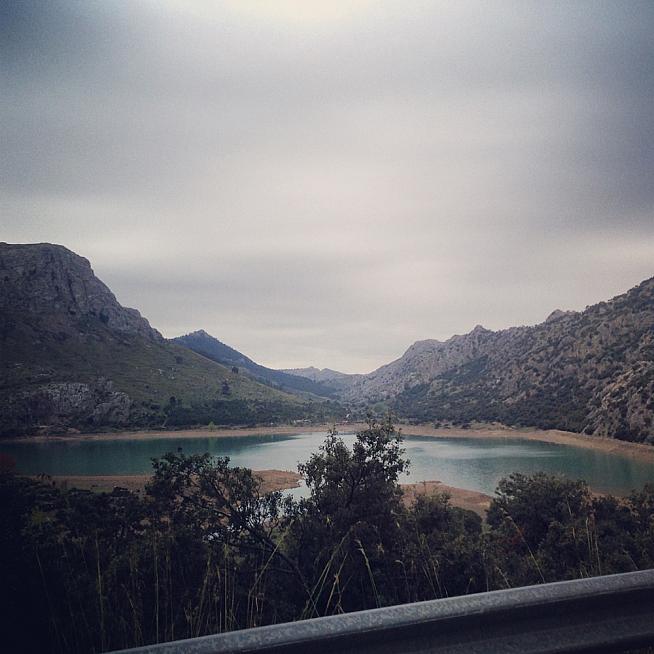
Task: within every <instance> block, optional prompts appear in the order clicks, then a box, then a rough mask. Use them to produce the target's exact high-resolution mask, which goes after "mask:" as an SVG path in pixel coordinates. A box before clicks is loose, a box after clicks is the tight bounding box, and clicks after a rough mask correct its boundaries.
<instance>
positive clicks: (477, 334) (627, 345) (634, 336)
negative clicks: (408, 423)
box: [343, 279, 654, 441]
mask: <svg viewBox="0 0 654 654" xmlns="http://www.w3.org/2000/svg"><path fill="white" fill-rule="evenodd" d="M653 369H654V279H650V280H647V281H645V282H643V283H642V284H640V285H639V286H637V287H636V288H633V289H631V290H630V291H629V292H627V293H625V294H624V295H620V296H618V297H616V298H614V299H612V300H610V301H608V302H601V303H599V304H597V305H594V306H591V307H588V308H587V309H586V310H585V311H582V312H563V311H555V312H553V313H552V314H551V315H550V316H549V317H548V319H547V320H546V321H545V322H544V323H542V324H540V325H536V326H534V327H518V328H512V329H507V330H502V331H498V332H492V331H489V330H486V329H484V328H482V327H476V328H475V329H474V330H473V331H472V332H470V333H469V334H465V335H463V336H455V337H453V338H451V339H449V340H448V341H446V342H444V343H441V342H438V341H420V342H418V343H415V344H414V345H412V346H411V347H410V348H409V349H408V350H407V352H406V353H405V354H404V355H403V356H402V357H401V358H400V359H398V360H397V361H394V362H393V363H391V364H388V365H387V366H383V367H382V368H380V369H379V370H376V371H375V372H373V373H370V374H369V375H365V376H363V377H362V378H360V379H359V380H357V381H356V382H355V383H353V384H351V385H350V386H349V388H347V389H346V390H345V391H344V392H343V397H344V398H345V399H347V400H348V401H349V402H351V403H355V404H356V403H358V404H359V405H365V404H370V403H372V402H375V401H378V400H383V401H385V402H387V403H388V404H389V405H390V406H391V407H393V408H395V409H396V410H398V411H400V412H401V413H403V414H404V415H406V416H410V417H413V418H419V419H423V420H448V421H449V420H453V421H457V422H468V421H470V420H482V421H495V420H499V421H502V422H505V423H507V424H514V425H528V426H539V427H544V428H560V429H570V430H573V431H585V432H587V433H590V434H597V435H606V436H615V437H618V438H624V439H630V440H638V441H654V399H653V396H652V392H653V390H654V388H653V384H654V372H653Z"/></svg>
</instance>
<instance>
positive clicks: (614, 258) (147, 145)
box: [0, 0, 654, 372]
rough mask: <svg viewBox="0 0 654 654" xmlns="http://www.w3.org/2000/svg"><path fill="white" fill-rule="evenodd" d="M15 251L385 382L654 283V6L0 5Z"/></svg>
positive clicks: (153, 315)
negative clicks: (52, 258)
mask: <svg viewBox="0 0 654 654" xmlns="http://www.w3.org/2000/svg"><path fill="white" fill-rule="evenodd" d="M0 7H1V8H0V30H1V32H2V33H1V39H2V41H1V43H2V45H1V48H2V51H1V53H0V59H1V63H0V66H1V70H0V74H1V82H2V88H1V90H0V98H1V100H0V103H1V108H0V144H1V145H0V175H1V177H0V183H1V198H0V202H1V205H0V209H1V212H2V214H1V217H0V240H4V241H8V242H41V241H49V242H55V243H60V244H63V245H65V246H67V247H69V248H71V249H72V250H74V251H75V252H77V253H78V254H81V255H83V256H85V257H87V258H88V259H90V261H91V264H92V266H93V268H94V270H95V272H96V274H97V275H98V276H99V277H100V278H101V279H102V280H103V281H104V282H106V283H107V284H108V285H109V287H110V288H111V289H112V290H113V291H114V292H115V293H116V295H117V297H118V299H119V301H120V302H121V303H122V304H124V305H126V306H133V307H136V308H138V309H139V310H140V311H141V313H143V315H145V316H146V317H147V318H148V319H149V320H150V322H151V323H152V324H153V325H154V326H155V327H157V328H158V329H159V330H160V331H161V332H162V333H163V334H164V335H165V336H176V335H179V334H182V333H186V332H188V331H192V330H195V329H200V328H203V329H205V330H206V331H208V332H209V333H211V334H213V335H214V336H216V337H217V338H219V339H220V340H222V341H224V342H226V343H228V344H230V345H232V346H233V347H236V348H237V349H239V350H241V351H242V352H244V353H245V354H247V355H249V356H251V357H252V358H254V359H255V360H257V361H258V362H261V363H263V364H266V365H270V366H274V367H295V366H304V365H316V366H320V367H323V366H328V367H332V368H336V369H341V370H343V371H346V372H369V371H370V370H372V369H374V368H376V367H377V366H379V365H381V364H383V363H386V362H388V361H390V360H392V359H395V358H397V357H398V356H399V355H401V354H402V352H403V351H404V350H405V349H406V348H407V347H408V346H409V345H410V344H411V343H412V342H413V341H415V340H418V339H424V338H438V339H445V338H448V337H449V336H451V335H452V334H455V333H463V332H466V331H469V330H470V329H472V328H473V327H474V326H475V325H476V324H477V323H481V324H483V325H484V326H485V327H488V328H491V329H499V328H504V327H508V326H511V325H516V324H533V323H537V322H540V321H542V320H544V319H545V318H546V316H547V315H548V314H549V313H550V311H552V310H553V309H554V308H557V307H560V308H564V309H568V308H570V309H583V308H584V307H585V306H586V305H587V304H592V303H595V302H597V301H599V300H602V299H607V298H609V297H612V296H613V295H616V294H618V293H621V292H623V291H625V290H626V289H628V288H630V287H631V286H633V285H635V284H636V283H638V282H639V281H641V280H643V279H645V278H647V277H651V276H652V275H654V37H653V36H652V35H653V34H654V2H651V1H647V2H642V3H639V2H631V1H630V2H613V3H604V2H599V1H597V0H593V1H589V2H578V1H575V2H568V1H566V2H542V1H539V2H534V3H530V2H526V1H524V0H520V1H517V2H499V1H496V2H487V1H484V2H464V1H462V0H456V1H452V2H420V1H413V0H412V1H407V0H398V1H397V2H395V1H388V2H372V1H363V0H362V1H359V2H356V1H353V2H341V1H339V0H329V1H325V2H311V1H310V0H276V1H275V2H273V1H272V0H271V1H270V2H264V1H263V0H259V1H256V0H233V1H225V2H209V1H207V2H200V1H197V2H193V1H192V0H175V1H174V0H157V1H154V0H152V1H151V2H146V1H142V2H137V1H136V0H134V1H131V0H130V1H128V0H125V1H124V2H111V1H105V2H92V1H91V0H83V1H81V2H72V1H66V2H46V1H43V2H30V1H27V0H18V1H16V2H7V1H4V0H0Z"/></svg>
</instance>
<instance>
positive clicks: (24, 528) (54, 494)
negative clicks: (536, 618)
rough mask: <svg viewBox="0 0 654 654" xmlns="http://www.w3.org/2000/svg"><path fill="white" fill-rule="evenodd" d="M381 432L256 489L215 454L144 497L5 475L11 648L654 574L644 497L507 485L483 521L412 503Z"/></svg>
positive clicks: (158, 469) (648, 503)
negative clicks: (295, 494) (295, 487)
mask: <svg viewBox="0 0 654 654" xmlns="http://www.w3.org/2000/svg"><path fill="white" fill-rule="evenodd" d="M403 455H404V451H403V449H402V444H401V438H400V436H399V434H398V433H397V432H396V430H395V429H394V427H393V425H392V424H391V422H390V421H385V422H382V423H376V422H372V421H371V422H370V423H369V425H368V428H367V429H365V430H363V431H361V432H360V433H359V434H357V438H356V441H355V443H354V446H353V447H352V448H351V449H350V448H348V447H347V446H346V445H345V444H344V442H343V441H342V440H341V439H340V438H339V437H338V435H337V434H336V433H332V434H330V435H329V436H328V437H327V439H326V441H325V443H324V445H323V446H322V448H321V450H320V451H319V452H318V453H316V454H315V455H313V456H312V457H311V459H310V460H309V461H307V462H306V463H305V464H304V465H302V466H301V468H300V471H301V472H302V473H303V475H304V477H305V480H306V483H307V486H308V488H309V490H310V496H309V497H308V498H306V499H302V500H300V501H292V500H291V499H290V498H284V496H283V495H282V494H281V493H279V492H277V493H269V494H263V493H261V490H260V485H259V480H258V479H257V478H256V477H255V476H253V474H252V473H251V471H250V470H247V469H244V468H235V467H230V466H229V461H228V459H212V458H210V457H209V455H196V456H185V455H184V454H182V453H176V454H168V455H166V456H164V457H162V458H161V459H156V460H154V461H153V466H154V475H153V479H152V481H151V483H150V484H149V485H148V487H147V489H146V492H145V494H143V495H139V494H136V493H131V492H129V491H127V490H125V489H115V490H114V491H113V492H112V493H102V494H94V493H91V492H88V491H80V490H75V489H73V490H61V489H57V488H54V487H53V486H52V485H50V484H48V483H37V482H34V481H30V480H27V479H24V478H20V477H16V476H14V475H12V474H10V473H8V472H4V473H2V474H0V514H1V516H2V529H1V530H0V575H1V578H2V580H3V585H2V603H3V606H2V611H1V612H0V615H2V619H3V621H4V638H3V641H4V643H5V645H6V647H7V651H56V652H89V651H103V650H108V649H117V648H122V647H132V646H137V645H141V644H145V643H153V642H161V641H166V640H172V639H179V638H185V637H192V636H199V635H203V634H207V633H215V632H220V631H225V630H231V629H240V628H246V627H254V626H259V625H263V624H270V623H274V622H282V621H288V620H296V619H302V618H309V617H313V616H321V615H329V614H335V613H341V612H346V611H355V610H360V609H366V608H373V607H378V606H386V605H391V604H398V603H403V602H413V601H419V600H426V599H434V598H440V597H447V596H452V595H458V594H464V593H474V592H481V591H486V590H493V589H499V588H506V587H512V586H520V585H525V584H531V583H540V582H549V581H555V580H559V579H572V578H579V577H587V576H592V575H599V574H609V573H614V572H625V571H630V570H635V569H643V568H649V567H654V486H647V487H645V488H644V489H643V490H642V491H640V492H637V493H634V494H632V495H631V496H630V497H629V498H626V499H616V498H613V497H593V496H591V494H590V492H589V490H588V488H587V486H586V485H585V483H584V482H580V481H579V482H575V481H569V480H565V479H562V478H556V477H550V476H546V475H535V476H533V477H525V476H523V475H512V476H511V477H510V478H508V479H505V480H503V481H501V482H500V484H499V486H498V489H497V493H496V497H495V498H494V499H493V501H492V503H491V507H490V509H489V511H488V515H487V521H486V523H482V521H481V519H480V518H479V516H477V515H476V514H474V513H472V512H469V511H464V510H462V509H458V508H455V507H452V506H451V505H450V503H449V500H448V497H447V495H446V494H438V495H434V496H431V497H424V496H421V497H418V499H417V500H416V502H415V503H414V504H413V505H412V506H410V507H406V506H404V504H403V503H402V501H401V491H400V488H399V484H398V481H399V479H400V477H401V475H402V474H403V473H404V472H405V471H406V470H407V466H408V465H409V464H408V461H406V459H405V458H404V456H403Z"/></svg>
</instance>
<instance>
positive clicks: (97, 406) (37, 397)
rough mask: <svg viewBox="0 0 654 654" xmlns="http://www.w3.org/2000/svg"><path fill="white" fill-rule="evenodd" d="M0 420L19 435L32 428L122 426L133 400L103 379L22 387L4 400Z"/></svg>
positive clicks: (55, 430)
mask: <svg viewBox="0 0 654 654" xmlns="http://www.w3.org/2000/svg"><path fill="white" fill-rule="evenodd" d="M5 402H6V404H5V409H4V410H3V416H2V420H3V423H4V425H5V428H6V429H7V430H8V431H10V430H11V429H13V430H16V431H18V432H23V431H26V432H30V431H34V430H35V429H39V430H43V431H46V432H48V433H57V432H60V431H65V430H66V428H67V427H69V426H73V425H74V426H76V427H86V428H88V429H95V428H98V427H124V426H126V425H127V424H128V422H129V418H130V408H131V406H132V401H131V400H130V398H129V396H128V395H127V394H126V393H121V392H120V391H116V390H115V389H114V387H113V384H112V383H111V382H110V381H108V380H106V379H99V380H98V381H97V382H96V383H92V384H85V383H81V382H59V383H49V384H42V385H38V386H35V387H29V388H23V389H21V390H19V391H17V392H15V393H13V394H9V395H7V396H6V399H5Z"/></svg>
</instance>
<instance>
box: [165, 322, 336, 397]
mask: <svg viewBox="0 0 654 654" xmlns="http://www.w3.org/2000/svg"><path fill="white" fill-rule="evenodd" d="M171 340H172V342H173V343H176V344H177V345H181V346H182V347H185V348H188V349H189V350H193V351H194V352H197V353H198V354H201V355H202V356H205V357H207V358H208V359H211V360H212V361H216V362H217V363H220V364H222V365H224V366H228V367H230V368H231V367H233V366H236V367H237V368H239V369H244V370H245V371H247V372H248V373H250V374H251V375H253V376H254V378H255V379H256V380H257V381H260V382H262V383H265V384H270V385H272V386H275V387H277V388H279V389H280V390H284V391H286V392H289V393H311V394H313V395H317V396H321V397H333V396H334V393H335V389H334V387H331V386H329V384H328V383H320V382H318V380H312V379H310V378H307V377H304V376H300V375H294V374H290V373H289V372H288V371H282V370H273V369H272V368H266V367H265V366H262V365H260V364H258V363H255V362H254V361H252V359H250V358H249V357H247V356H245V355H244V354H242V353H241V352H239V351H238V350H235V349H234V348H232V347H230V346H229V345H225V343H222V342H221V341H219V340H218V339H217V338H214V337H213V336H211V335H210V334H207V332H205V331H204V330H203V329H200V330H198V331H195V332H192V333H190V334H186V335H185V336H178V337H177V338H173V339H171Z"/></svg>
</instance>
